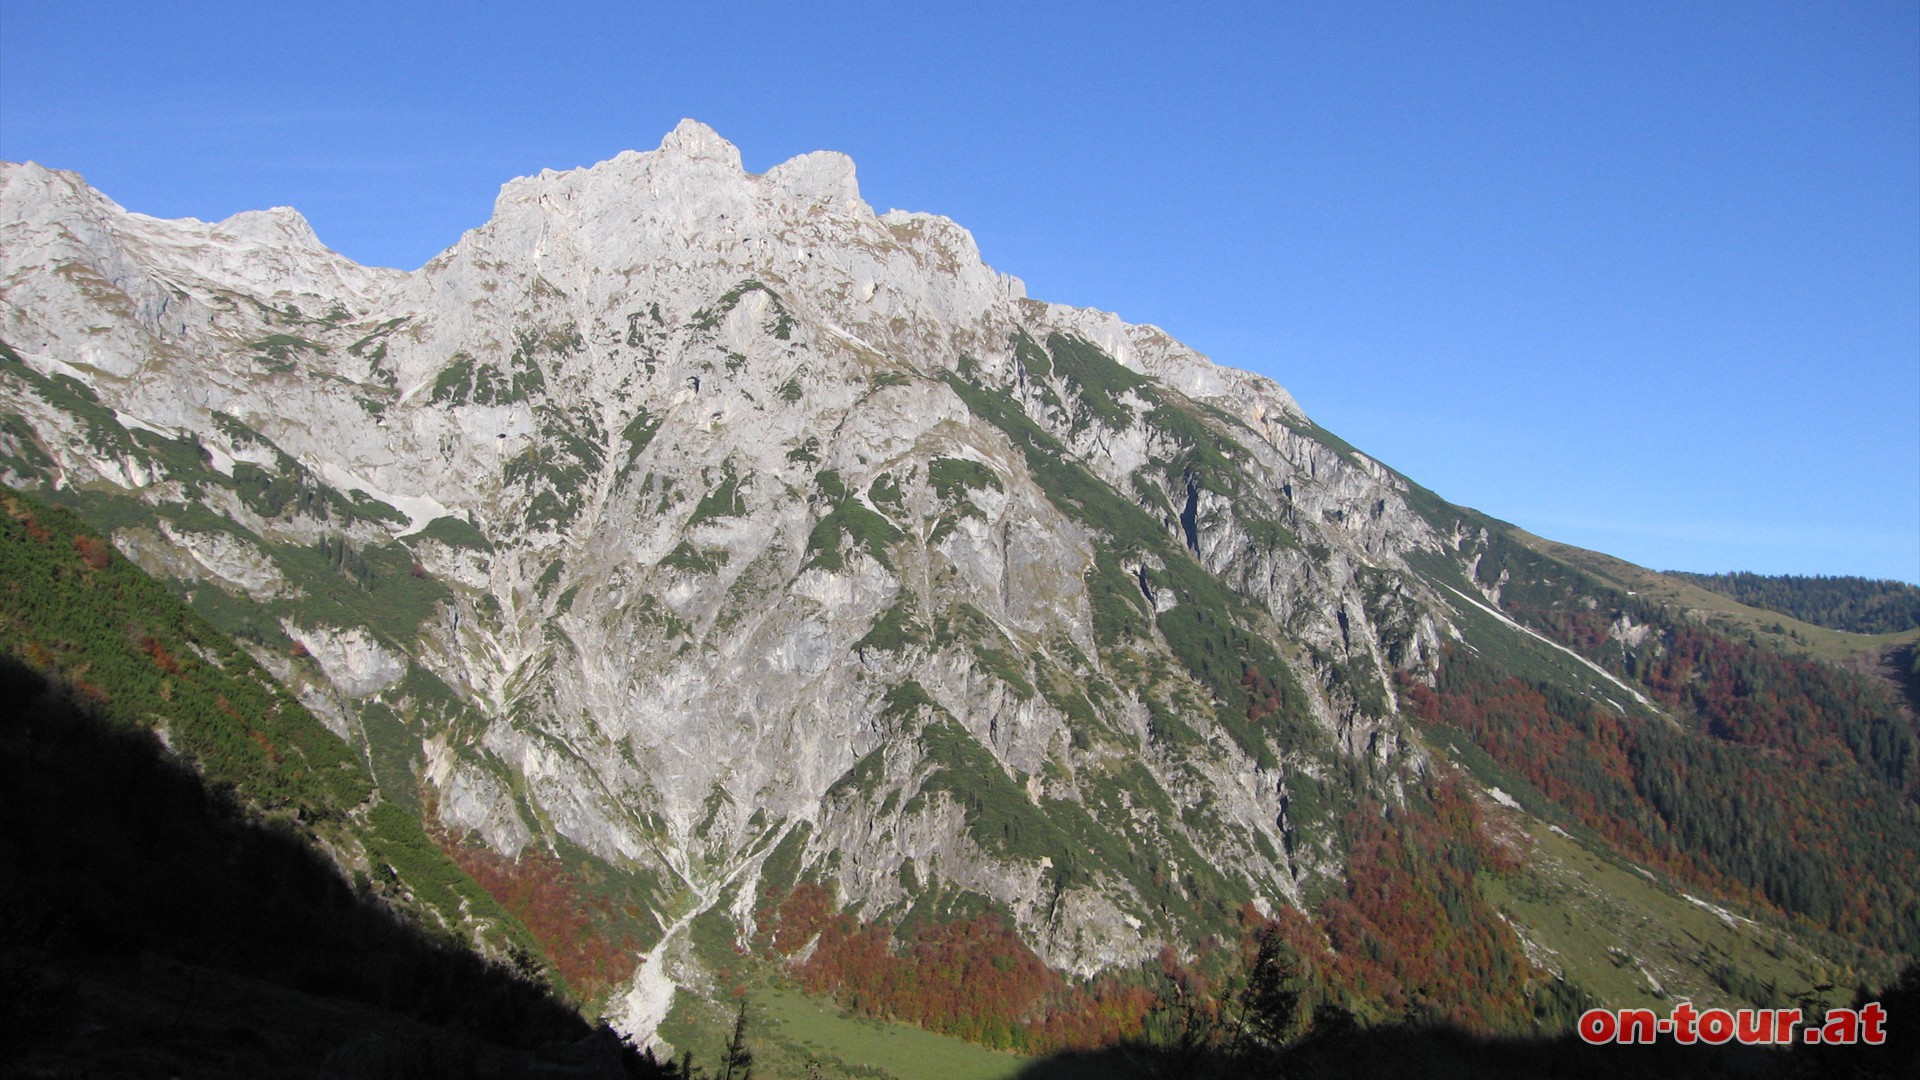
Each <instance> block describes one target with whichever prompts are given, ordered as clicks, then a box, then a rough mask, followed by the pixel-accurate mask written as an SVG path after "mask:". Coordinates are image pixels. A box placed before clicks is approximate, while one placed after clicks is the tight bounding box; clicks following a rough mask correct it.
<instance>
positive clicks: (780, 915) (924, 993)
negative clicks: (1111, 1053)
mask: <svg viewBox="0 0 1920 1080" xmlns="http://www.w3.org/2000/svg"><path fill="white" fill-rule="evenodd" d="M761 922H762V925H763V926H765V927H766V928H767V929H766V931H765V933H766V941H767V943H768V947H769V948H770V949H771V951H772V952H773V953H774V954H775V955H777V956H781V957H788V958H792V959H791V962H790V965H789V970H790V971H791V972H792V974H793V975H794V977H795V978H796V979H797V980H798V981H799V983H800V985H801V986H802V987H803V988H804V989H806V990H808V991H810V992H813V993H822V994H830V995H832V996H833V997H834V998H836V999H838V1000H839V1001H840V1002H841V1003H842V1004H844V1005H846V1006H847V1007H848V1008H850V1009H853V1010H855V1011H857V1012H860V1013H863V1014H865V1015H868V1016H877V1017H885V1018H888V1019H893V1020H902V1021H906V1022H908V1023H913V1024H918V1025H920V1026H921V1027H924V1028H927V1029H928V1030H930V1031H938V1032H942V1033H944V1034H949V1035H957V1036H959V1037H961V1038H964V1039H969V1040H971V1041H973V1042H978V1043H982V1044H984V1045H987V1046H994V1047H1002V1048H1016V1049H1022V1050H1028V1051H1034V1052H1040V1051H1051V1050H1062V1049H1085V1048H1089V1047H1094V1046H1104V1045H1108V1044H1110V1043H1113V1042H1117V1041H1119V1040H1121V1039H1125V1038H1130V1037H1132V1036H1134V1035H1137V1034H1138V1033H1139V1031H1140V1029H1141V1025H1142V1023H1143V1020H1144V1017H1145V1016H1146V1014H1147V1013H1148V1012H1149V1011H1150V1010H1151V1009H1152V1007H1153V1005H1154V997H1153V995H1152V994H1151V993H1149V992H1148V991H1147V990H1145V989H1144V988H1142V987H1140V986H1137V985H1136V986H1129V985H1124V984H1123V983H1121V982H1120V981H1118V980H1112V979H1107V980H1100V981H1096V982H1094V983H1092V984H1089V985H1086V986H1074V985H1070V984H1068V982H1067V981H1066V980H1065V979H1064V978H1063V977H1062V976H1061V975H1060V974H1059V973H1058V972H1055V971H1053V970H1052V969H1050V968H1048V967H1047V966H1046V964H1045V963H1043V962H1042V961H1041V960H1040V958H1039V957H1038V956H1036V955H1034V953H1033V950H1031V949H1029V948H1028V947H1027V946H1026V944H1025V943H1024V942H1022V941H1021V940H1020V938H1019V936H1018V935H1017V934H1015V933H1014V931H1013V930H1012V928H1010V927H1009V926H1007V924H1006V923H1005V922H1004V921H1003V920H1001V919H999V918H996V917H994V916H991V915H981V916H978V917H976V918H972V919H959V920H951V921H945V922H928V923H922V924H919V925H917V926H915V927H912V928H909V929H907V930H905V931H903V932H900V933H898V934H896V931H895V930H894V929H893V928H890V927H887V926H884V925H880V924H875V923H862V922H860V921H858V920H856V919H854V918H853V917H852V916H850V915H846V914H843V913H836V912H835V911H834V907H833V898H832V895H831V894H830V893H829V892H828V891H827V890H826V889H825V888H824V887H823V886H820V885H817V884H812V883H803V884H801V885H798V886H796V887H795V888H794V889H793V890H792V891H791V892H789V893H787V894H786V895H785V896H784V897H782V898H780V900H779V901H778V902H777V903H775V904H774V905H773V906H772V907H771V908H770V909H769V910H767V911H765V912H763V913H762V919H761Z"/></svg>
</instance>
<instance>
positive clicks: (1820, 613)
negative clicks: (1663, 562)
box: [1666, 570, 1920, 634]
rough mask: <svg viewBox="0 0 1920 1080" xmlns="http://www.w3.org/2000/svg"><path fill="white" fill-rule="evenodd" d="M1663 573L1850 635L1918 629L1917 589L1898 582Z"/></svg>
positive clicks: (1919, 597) (1919, 603)
mask: <svg viewBox="0 0 1920 1080" xmlns="http://www.w3.org/2000/svg"><path fill="white" fill-rule="evenodd" d="M1666 573H1667V576H1669V577H1676V578H1680V579H1681V580H1683V581H1690V582H1692V583H1693V584H1695V585H1698V586H1700V587H1701V588H1703V589H1711V590H1712V591H1714V592H1717V593H1719V594H1721V595H1722V596H1730V597H1732V598H1734V599H1735V600H1738V601H1740V602H1741V603H1743V604H1746V605H1747V606H1749V607H1757V608H1765V609H1766V610H1768V611H1777V612H1779V613H1780V614H1782V615H1791V616H1793V617H1794V618H1796V619H1799V620H1800V621H1801V622H1809V623H1812V624H1813V625H1815V626H1824V627H1827V628H1828V629H1832V630H1846V631H1848V632H1850V633H1855V634H1898V633H1903V632H1905V631H1908V630H1912V629H1914V628H1916V627H1920V588H1916V587H1915V586H1912V585H1909V584H1907V583H1906V582H1904V581H1884V580H1882V581H1876V580H1874V579H1872V578H1863V577H1845V576H1841V577H1827V576H1825V575H1813V576H1805V575H1800V574H1752V573H1747V572H1744V571H1742V572H1740V573H1733V574H1689V573H1686V572H1685V571H1681V570H1668V571H1666Z"/></svg>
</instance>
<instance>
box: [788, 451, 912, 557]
mask: <svg viewBox="0 0 1920 1080" xmlns="http://www.w3.org/2000/svg"><path fill="white" fill-rule="evenodd" d="M829 471H830V470H825V469H823V470H821V475H825V474H826V473H827V472H829ZM836 479H837V477H836ZM905 535H906V534H904V533H902V532H901V531H900V530H899V528H897V527H896V526H895V525H894V524H893V523H892V522H891V521H888V520H887V519H886V518H884V517H881V516H880V515H879V514H876V513H874V512H873V510H871V509H869V508H868V507H867V505H866V504H865V503H863V502H861V501H859V500H858V499H843V500H842V501H841V502H840V504H839V505H838V506H836V507H834V509H833V512H832V513H829V514H828V515H827V516H826V517H823V518H821V519H820V521H819V523H818V524H816V525H815V526H814V527H813V532H812V533H811V534H809V535H808V537H807V562H806V566H808V567H814V566H817V567H820V568H821V569H823V570H827V571H830V572H834V573H838V572H839V571H841V570H844V569H846V565H847V556H848V555H850V554H852V553H853V552H854V551H857V550H860V549H865V550H866V552H867V554H868V555H871V556H872V557H873V559H874V561H876V562H878V563H879V564H880V565H881V566H884V567H886V568H887V569H888V570H892V569H893V568H894V565H893V558H892V556H890V555H888V554H887V549H888V548H890V547H892V546H893V545H894V544H897V543H899V542H900V540H901V539H903V538H904V537H905Z"/></svg>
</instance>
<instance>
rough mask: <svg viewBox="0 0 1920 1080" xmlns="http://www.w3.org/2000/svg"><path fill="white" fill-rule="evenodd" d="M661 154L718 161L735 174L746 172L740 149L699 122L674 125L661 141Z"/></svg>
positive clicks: (689, 120) (682, 122)
mask: <svg viewBox="0 0 1920 1080" xmlns="http://www.w3.org/2000/svg"><path fill="white" fill-rule="evenodd" d="M660 153H662V154H665V155H669V156H675V157H684V158H688V159H690V160H693V161H716V162H719V163H720V164H722V165H726V166H728V167H729V168H731V169H733V171H735V172H745V171H746V170H745V167H744V166H742V165H741V164H740V148H739V147H737V146H735V145H733V144H732V143H730V142H728V141H727V140H725V139H723V138H721V137H720V133H719V132H717V131H715V130H713V129H712V128H710V127H708V126H707V125H705V124H703V123H701V122H700V121H698V120H691V119H688V120H682V121H680V122H679V123H678V124H676V125H674V128H673V130H672V131H669V132H667V135H666V137H665V138H663V139H661V140H660Z"/></svg>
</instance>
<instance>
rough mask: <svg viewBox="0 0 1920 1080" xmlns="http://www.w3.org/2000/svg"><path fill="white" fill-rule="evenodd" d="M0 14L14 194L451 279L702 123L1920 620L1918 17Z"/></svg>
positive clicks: (1379, 445)
mask: <svg viewBox="0 0 1920 1080" xmlns="http://www.w3.org/2000/svg"><path fill="white" fill-rule="evenodd" d="M554 7H557V8H558V9H559V10H557V11H554V10H546V9H545V6H536V5H532V4H525V5H520V4H497V3H485V2H472V0H469V2H465V3H459V4H451V3H449V4H436V3H419V4H410V5H402V4H391V3H387V4H360V3H350V2H336V3H328V4H306V3H285V4H280V5H259V4H216V3H191V2H189V3H183V4H177V5H176V4H152V3H138V4H135V3H88V2H84V0H66V2H62V3H46V2H45V0H37V2H29V0H0V157H5V158H6V159H8V160H22V159H32V160H36V161H39V162H41V163H43V164H46V165H49V166H54V167H58V168H65V169H73V170H75V171H78V172H80V173H82V174H83V175H85V176H86V177H87V179H88V180H89V181H90V182H92V183H93V184H94V186H96V187H98V188H100V189H101V190H103V191H105V192H106V193H107V194H108V195H110V196H112V197H113V198H114V199H116V200H118V201H119V202H120V203H121V204H123V205H125V206H127V207H129V208H130V209H135V210H140V211H143V212H146V213H151V214H157V215H162V216H182V215H191V216H195V217H201V218H219V217H224V216H225V215H227V214H230V213H233V212H235V211H238V210H242V209H251V208H259V207H265V206H273V205H292V206H295V207H298V208H299V209H300V210H301V211H302V212H303V213H305V214H306V215H307V216H308V218H309V219H310V220H311V221H312V222H313V224H314V227H315V228H316V229H317V230H318V232H319V234H320V236H321V238H322V239H323V240H325V241H326V242H327V243H328V244H330V245H331V246H333V247H334V248H336V249H338V250H340V251H341V252H343V253H345V254H347V255H349V256H352V257H354V258H356V259H359V260H361V261H363V262H372V263H382V264H387V265H396V266H402V267H409V268H411V267H415V266H418V265H419V264H421V263H422V262H425V261H426V260H427V259H428V258H430V257H431V256H432V255H433V254H434V253H435V252H437V251H439V250H440V249H441V248H444V247H446V246H447V245H449V244H451V243H453V242H454V241H455V240H456V239H457V238H458V237H459V234H460V232H461V231H462V230H463V229H467V228H470V227H472V226H474V225H477V224H479V223H480V222H482V221H483V220H485V218H486V216H487V214H488V212H489V209H490V207H491V204H492V200H493V196H494V193H495V192H496V191H497V189H498V187H499V185H500V184H501V183H502V182H504V181H506V180H507V179H509V178H510V177H513V176H517V175H522V174H525V173H529V172H534V171H537V170H539V169H542V168H569V167H573V166H577V165H583V164H590V163H592V162H594V161H598V160H601V159H604V158H607V157H610V156H612V155H613V154H615V153H616V152H618V151H620V150H622V149H627V148H637V149H650V148H652V147H653V146H655V145H657V144H658V142H659V140H660V136H661V135H662V134H664V133H665V132H666V131H667V130H668V129H670V128H671V127H672V126H673V124H674V123H675V122H676V121H677V120H679V119H680V118H681V117H683V116H692V117H696V118H698V119H700V120H703V121H705V122H707V123H709V124H711V125H713V126H714V127H715V128H716V129H717V130H719V131H720V133H721V134H722V135H725V136H726V137H727V138H729V139H731V140H732V141H734V142H735V143H737V144H738V145H739V146H740V149H741V152H742V154H743V155H744V157H745V159H746V162H747V165H748V167H749V168H751V169H755V170H761V169H765V168H767V167H768V166H771V165H773V164H775V163H777V162H779V161H781V160H783V159H785V158H786V157H789V156H791V155H793V154H796V153H801V152H804V151H807V150H815V149H835V150H842V151H845V152H847V153H849V154H851V155H853V157H854V159H855V160H856V161H857V162H858V165H859V169H860V177H861V184H862V189H863V192H864V194H865V195H866V197H867V199H868V201H869V202H871V203H873V204H874V205H875V206H876V207H878V208H883V209H884V208H886V207H890V206H897V207H901V208H905V209H913V210H928V211H933V212H937V213H942V214H946V215H947V216H949V217H952V218H954V219H955V220H957V221H959V222H960V223H961V224H963V225H966V226H967V227H968V228H970V229H972V230H973V232H974V235H975V237H976V238H977V239H978V240H979V242H980V247H981V250H982V252H983V253H984V254H985V256H986V257H987V260H988V261H989V262H991V263H992V264H993V265H994V266H995V267H996V268H998V269H1000V270H1003V271H1005V272H1007V273H1011V274H1015V275H1017V276H1019V277H1022V278H1024V279H1025V280H1026V281H1027V283H1028V289H1029V292H1030V293H1031V294H1032V295H1034V296H1037V297H1041V298H1044V299H1049V300H1056V301H1060V302H1063V303H1072V304H1084V305H1091V306H1097V307H1101V308H1105V309H1107V310H1112V311H1117V312H1119V313H1120V315H1121V316H1123V317H1124V318H1127V319H1129V320H1131V321H1135V322H1151V323H1156V324H1158V325H1160V326H1163V327H1165V328H1166V329H1167V330H1169V331H1170V332H1172V333H1173V334H1174V335H1175V336H1177V337H1179V338H1181V339H1182V340H1184V341H1186V342H1188V343H1189V344H1191V345H1193V346H1195V347H1196V348H1199V349H1201V350H1202V351H1204V352H1206V353H1208V354H1209V355H1211V356H1212V357H1213V358H1214V359H1216V360H1218V361H1220V362H1222V363H1226V364H1231V365H1234V366H1236V367H1244V368H1249V369H1252V370H1255V371H1259V372H1261V373H1263V374H1266V375H1270V376H1272V377H1273V378H1275V379H1276V380H1278V381H1279V382H1280V383H1281V384H1282V385H1284V386H1286V387H1287V388H1288V389H1289V390H1291V391H1292V392H1293V393H1294V394H1295V396H1296V397H1297V398H1298V399H1299V400H1300V402H1301V403H1302V405H1303V406H1304V407H1305V408H1306V409H1307V411H1308V413H1309V414H1310V415H1312V416H1314V417H1315V418H1316V419H1317V420H1319V421H1320V422H1321V423H1322V424H1324V425H1326V426H1327V427H1328V428H1330V429H1332V430H1334V431H1336V432H1338V433H1340V434H1341V435H1343V436H1344V437H1346V438H1347V439H1349V440H1350V441H1352V442H1353V443H1355V444H1356V445H1358V446H1359V447H1361V448H1362V449H1364V450H1366V451H1368V452H1369V453H1372V454H1374V455H1375V456H1377V457H1379V458H1380V459H1381V460H1383V461H1385V462H1387V463H1388V464H1390V465H1393V466H1394V467H1396V468H1398V469H1400V470H1401V471H1403V472H1405V473H1407V474H1408V475H1410V476H1412V477H1414V478H1415V479H1417V480H1420V481H1421V482H1423V483H1425V484H1427V485H1428V486H1430V487H1432V488H1434V489H1435V490H1437V491H1438V492H1440V493H1441V494H1442V495H1444V496H1446V497H1447V498H1449V499H1452V500H1454V501H1456V502H1461V503H1465V504H1468V505H1471V506H1475V507H1478V508H1480V509H1482V510H1484V511H1486V512H1488V513H1491V514H1493V515H1495V516H1498V517H1502V518H1505V519H1507V520H1510V521H1513V522H1515V523H1517V524H1519V525H1522V526H1523V527H1526V528H1528V529H1531V530H1533V531H1535V532H1538V533H1541V534H1543V535H1546V536H1551V537H1554V538H1556V539H1560V540H1565V541H1568V542H1571V543H1575V544H1580V545H1583V546H1587V547H1593V548H1597V549H1600V550H1604V551H1608V552H1611V553H1614V554H1617V555H1620V556H1623V557H1625V558H1628V559H1631V560H1633V561H1635V562H1639V563H1642V564H1646V565H1650V566H1654V567H1656V568H1663V569H1664V568H1675V569H1692V570H1723V569H1749V570H1757V571H1761V572H1770V573H1787V572H1794V573H1829V574H1834V573H1854V574H1866V575H1870V576H1876V577H1898V578H1903V579H1906V580H1909V581H1916V580H1920V5H1917V4H1915V3H1913V2H1911V0H1908V2H1904V3H1851V4H1849V3H1831V4H1768V3H1757V2H1743V3H1735V4H1711V3H1688V4H1672V3H1658V4H1632V3H1599V4H1595V3H1577V4H1573V3H1570V4H1550V3H1526V4H1514V5H1504V4H1497V3H1471V4H1457V5H1456V4H1444V3H1432V4H1428V3H1405V4H1301V5H1290V4H1277V3H1262V4H1213V5H1204V4H1203V5H1198V6H1194V5H1189V6H1187V7H1185V8H1180V9H1176V7H1175V6H1174V5H1167V4H1133V3H1125V2H1108V3H1098V4H1071V3H1062V4H1000V3H992V2H985V0H977V2H972V3H964V4H950V5H947V4H855V3H837V4H825V3H822V4H809V3H798V2H796V3H788V4H684V3H678V4H656V3H640V2H627V3H574V4H559V5H554Z"/></svg>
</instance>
